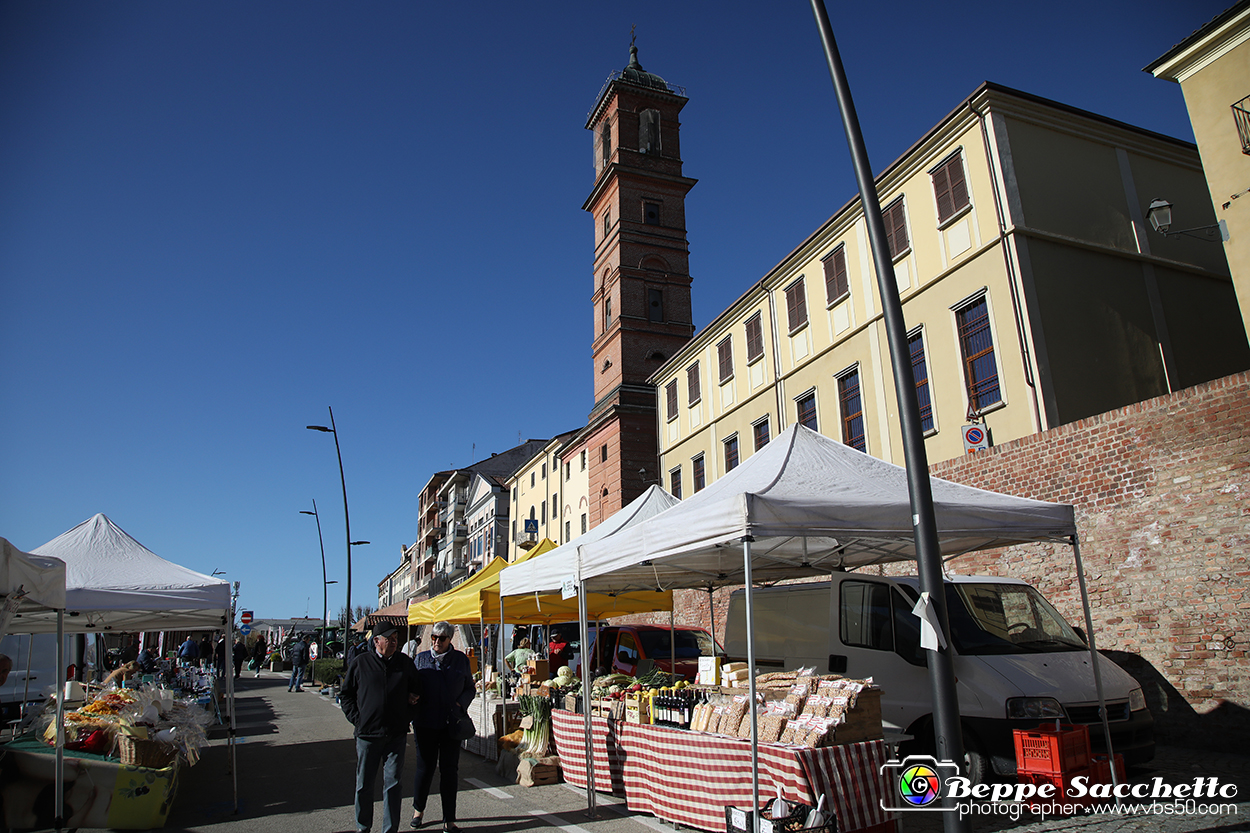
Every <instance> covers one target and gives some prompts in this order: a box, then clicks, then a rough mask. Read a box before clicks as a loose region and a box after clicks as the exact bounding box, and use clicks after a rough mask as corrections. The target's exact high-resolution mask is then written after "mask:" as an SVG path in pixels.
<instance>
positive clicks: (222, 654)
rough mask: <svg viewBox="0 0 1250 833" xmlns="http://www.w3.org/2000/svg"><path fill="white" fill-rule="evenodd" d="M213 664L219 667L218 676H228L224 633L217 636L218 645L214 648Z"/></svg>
mask: <svg viewBox="0 0 1250 833" xmlns="http://www.w3.org/2000/svg"><path fill="white" fill-rule="evenodd" d="M213 665H214V667H215V668H216V669H217V676H218V677H224V676H226V635H225V634H224V633H223V634H222V635H221V636H219V637H217V647H216V648H215V649H213Z"/></svg>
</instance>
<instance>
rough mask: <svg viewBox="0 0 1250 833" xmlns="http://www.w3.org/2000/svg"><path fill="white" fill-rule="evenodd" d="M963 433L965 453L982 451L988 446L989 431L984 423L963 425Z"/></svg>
mask: <svg viewBox="0 0 1250 833" xmlns="http://www.w3.org/2000/svg"><path fill="white" fill-rule="evenodd" d="M963 433H964V453H965V454H971V453H972V452H974V451H984V450H985V449H987V448H989V447H990V438H989V431H988V430H986V428H985V426H984V425H965V426H964V431H963Z"/></svg>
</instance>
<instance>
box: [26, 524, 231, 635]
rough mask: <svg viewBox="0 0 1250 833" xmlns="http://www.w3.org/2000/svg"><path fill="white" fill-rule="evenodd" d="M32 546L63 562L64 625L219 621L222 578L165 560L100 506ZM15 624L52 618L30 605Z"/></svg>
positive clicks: (216, 625) (226, 592)
mask: <svg viewBox="0 0 1250 833" xmlns="http://www.w3.org/2000/svg"><path fill="white" fill-rule="evenodd" d="M34 554H35V555H45V556H51V557H53V558H59V559H60V560H62V561H64V562H65V568H66V569H65V585H66V587H65V609H66V616H65V629H66V631H68V632H71V633H82V632H84V631H93V630H100V631H105V630H120V631H137V630H213V629H221V628H224V627H225V626H226V612H227V611H228V610H229V609H230V585H229V584H227V583H226V582H224V581H222V580H220V579H216V578H213V577H211V576H206V575H204V574H203V573H197V572H195V571H194V570H189V569H187V568H186V567H181V566H179V565H177V564H174V563H173V562H171V561H166V560H165V559H164V558H161V557H160V556H159V555H157V554H156V553H154V552H152V551H151V550H149V549H148V548H147V547H145V546H143V545H142V544H140V543H139V542H138V541H136V540H135V539H134V538H131V537H130V536H129V535H127V534H126V532H125V531H124V530H123V529H122V528H121V527H119V526H117V524H115V523H113V521H112V520H110V519H109V518H108V517H106V516H105V515H103V514H98V515H95V516H94V517H92V518H89V519H87V520H85V521H83V522H82V523H80V524H79V525H78V526H76V527H74V528H73V529H71V530H69V531H68V532H65V533H63V534H61V535H59V536H57V537H56V538H53V539H52V540H51V541H49V542H48V543H46V544H44V545H43V546H41V547H37V548H35V550H34ZM18 627H19V626H18V625H17V624H16V623H15V624H14V626H13V628H14V629H15V630H16V629H18ZM20 627H21V629H23V630H26V631H28V632H34V633H42V632H48V631H52V630H55V629H56V622H55V618H54V617H52V616H50V615H45V614H38V613H37V614H32V616H30V617H23V624H22V625H21V626H20Z"/></svg>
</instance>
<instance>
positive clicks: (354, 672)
mask: <svg viewBox="0 0 1250 833" xmlns="http://www.w3.org/2000/svg"><path fill="white" fill-rule="evenodd" d="M370 641H371V643H372V646H371V647H372V649H371V650H366V651H365V652H363V653H361V654H360V655H359V656H357V657H356V659H355V660H353V661H352V663H351V664H350V665H349V666H348V667H347V676H346V677H345V678H344V679H343V686H342V689H341V691H340V693H339V700H340V703H341V705H342V707H343V714H344V716H345V717H347V719H348V720H349V721H351V724H352V726H353V727H355V731H354V734H355V736H356V798H355V802H354V806H355V811H356V830H358V831H367V830H369V828H370V827H371V826H372V825H373V782H374V779H375V778H376V776H377V772H378V765H379V764H381V765H382V833H398V830H399V816H400V812H401V808H402V807H403V796H402V785H401V784H400V775H401V774H402V771H403V766H404V744H405V742H406V741H407V738H408V721H409V719H410V717H411V714H412V707H413V706H415V705H417V702H418V698H419V696H420V694H421V683H420V678H419V677H418V676H417V670H416V668H415V667H414V666H413V664H412V660H411V659H410V658H409V657H407V656H405V655H404V654H402V653H399V652H398V650H397V649H398V648H399V633H398V631H397V630H396V629H395V628H394V627H391V626H389V625H380V626H379V627H378V628H377V630H376V631H374V635H373V638H372V640H370Z"/></svg>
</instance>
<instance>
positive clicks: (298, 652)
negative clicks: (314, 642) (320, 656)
mask: <svg viewBox="0 0 1250 833" xmlns="http://www.w3.org/2000/svg"><path fill="white" fill-rule="evenodd" d="M307 667H308V637H307V636H303V637H300V638H299V639H297V640H295V641H294V642H292V643H291V681H290V682H289V683H287V687H286V690H287V691H303V690H304V669H305V668H307Z"/></svg>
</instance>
